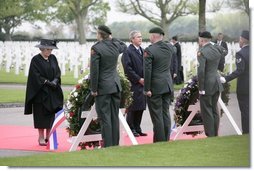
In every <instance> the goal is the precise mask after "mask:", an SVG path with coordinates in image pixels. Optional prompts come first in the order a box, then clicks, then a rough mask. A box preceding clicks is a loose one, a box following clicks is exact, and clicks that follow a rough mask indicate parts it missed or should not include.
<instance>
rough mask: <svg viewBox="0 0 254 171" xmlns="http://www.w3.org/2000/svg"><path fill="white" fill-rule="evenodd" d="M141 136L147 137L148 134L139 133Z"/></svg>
mask: <svg viewBox="0 0 254 171" xmlns="http://www.w3.org/2000/svg"><path fill="white" fill-rule="evenodd" d="M138 134H139V135H140V136H147V133H143V132H139V133H138Z"/></svg>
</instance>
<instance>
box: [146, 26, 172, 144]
mask: <svg viewBox="0 0 254 171" xmlns="http://www.w3.org/2000/svg"><path fill="white" fill-rule="evenodd" d="M149 33H150V41H151V43H152V45H150V46H149V47H147V48H146V49H145V52H144V62H145V64H144V79H145V84H144V91H145V95H146V96H147V105H148V109H149V112H150V116H151V119H152V123H153V132H154V136H153V142H159V141H168V140H169V133H170V129H171V119H170V115H169V105H170V97H171V94H172V93H173V92H174V90H173V82H172V78H171V73H170V65H171V59H172V54H173V53H174V49H173V46H172V45H171V44H167V43H165V42H164V41H162V40H163V37H164V31H163V30H162V29H161V28H159V27H155V28H152V29H151V30H150V31H149Z"/></svg>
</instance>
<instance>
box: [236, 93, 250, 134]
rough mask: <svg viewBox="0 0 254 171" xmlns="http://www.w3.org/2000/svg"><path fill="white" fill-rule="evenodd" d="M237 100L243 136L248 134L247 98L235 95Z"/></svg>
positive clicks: (244, 95)
mask: <svg viewBox="0 0 254 171" xmlns="http://www.w3.org/2000/svg"><path fill="white" fill-rule="evenodd" d="M237 100H238V104H239V108H240V111H241V123H242V131H243V134H248V133H249V96H248V95H246V94H237Z"/></svg>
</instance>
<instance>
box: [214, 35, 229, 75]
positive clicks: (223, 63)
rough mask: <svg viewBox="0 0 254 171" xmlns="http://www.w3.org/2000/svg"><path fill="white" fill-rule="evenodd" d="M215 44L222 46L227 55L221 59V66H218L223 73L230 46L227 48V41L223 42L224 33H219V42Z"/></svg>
mask: <svg viewBox="0 0 254 171" xmlns="http://www.w3.org/2000/svg"><path fill="white" fill-rule="evenodd" d="M214 43H215V44H217V45H219V46H222V47H223V48H224V50H225V53H224V55H223V56H222V58H221V59H220V62H219V66H218V69H219V70H220V71H221V72H223V70H224V67H225V56H226V55H227V54H228V46H227V43H226V42H225V41H223V34H222V33H218V36H217V40H216V41H215V42H214Z"/></svg>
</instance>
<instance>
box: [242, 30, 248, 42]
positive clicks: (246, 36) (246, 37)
mask: <svg viewBox="0 0 254 171" xmlns="http://www.w3.org/2000/svg"><path fill="white" fill-rule="evenodd" d="M241 37H242V38H245V39H246V40H249V31H248V30H243V31H242V34H241Z"/></svg>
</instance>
